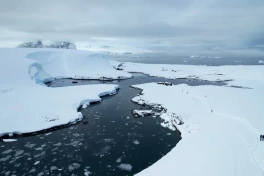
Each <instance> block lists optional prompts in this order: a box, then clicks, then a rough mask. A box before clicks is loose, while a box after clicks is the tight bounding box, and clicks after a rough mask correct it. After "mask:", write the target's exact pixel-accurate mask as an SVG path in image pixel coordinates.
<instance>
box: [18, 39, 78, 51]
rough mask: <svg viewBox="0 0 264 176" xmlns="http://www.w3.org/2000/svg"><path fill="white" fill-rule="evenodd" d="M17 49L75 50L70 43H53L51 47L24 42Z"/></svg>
mask: <svg viewBox="0 0 264 176" xmlns="http://www.w3.org/2000/svg"><path fill="white" fill-rule="evenodd" d="M18 48H61V49H76V46H75V45H74V44H73V43H70V42H54V43H52V44H51V45H43V44H42V41H40V40H37V41H33V42H25V43H22V44H20V45H18Z"/></svg>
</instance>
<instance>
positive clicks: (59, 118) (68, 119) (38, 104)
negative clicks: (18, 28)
mask: <svg viewBox="0 0 264 176" xmlns="http://www.w3.org/2000/svg"><path fill="white" fill-rule="evenodd" d="M104 57H105V56H104V55H101V54H98V53H92V52H87V51H77V50H56V49H0V63H1V64H0V81H1V82H0V121H1V123H0V136H2V135H4V134H10V135H12V134H13V133H28V132H34V131H39V130H43V129H48V128H51V127H55V126H58V125H63V124H68V123H74V122H76V121H78V120H81V119H82V116H81V114H80V113H79V112H77V108H78V107H79V106H81V105H84V106H86V105H88V104H89V102H91V101H100V97H99V96H102V95H105V94H114V93H116V89H117V88H118V86H117V85H110V84H108V85H105V84H100V85H87V86H74V87H63V88H49V87H46V86H45V85H44V84H43V82H45V81H50V80H52V79H56V78H61V77H68V78H91V79H99V78H102V77H108V78H111V79H117V78H125V77H130V76H131V75H130V74H128V73H126V72H122V71H117V70H115V69H113V68H112V67H111V66H110V65H109V63H108V60H107V59H106V58H104Z"/></svg>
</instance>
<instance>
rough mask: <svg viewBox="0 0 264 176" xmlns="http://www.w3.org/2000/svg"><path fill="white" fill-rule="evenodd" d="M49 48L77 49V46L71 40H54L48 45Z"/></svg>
mask: <svg viewBox="0 0 264 176" xmlns="http://www.w3.org/2000/svg"><path fill="white" fill-rule="evenodd" d="M47 48H62V49H76V46H75V45H74V44H73V43H70V42H54V43H53V44H51V45H49V46H47Z"/></svg>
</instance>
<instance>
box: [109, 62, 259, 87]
mask: <svg viewBox="0 0 264 176" xmlns="http://www.w3.org/2000/svg"><path fill="white" fill-rule="evenodd" d="M111 65H112V66H114V67H116V68H121V69H123V71H127V72H139V73H144V74H147V75H149V76H157V77H164V78H168V79H178V78H196V79H201V80H208V81H226V80H232V79H234V80H252V81H253V80H254V81H256V80H262V79H263V77H264V73H263V71H262V70H263V69H264V67H263V66H262V65H256V66H242V65H241V66H237V65H235V66H196V65H168V64H141V63H130V62H126V63H123V64H120V62H117V61H111ZM229 83H233V82H232V81H230V82H229ZM241 83H243V82H241ZM241 86H244V85H241ZM249 87H250V86H249Z"/></svg>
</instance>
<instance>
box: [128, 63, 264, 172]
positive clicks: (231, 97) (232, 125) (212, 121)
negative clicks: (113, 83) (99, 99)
mask: <svg viewBox="0 0 264 176" xmlns="http://www.w3.org/2000/svg"><path fill="white" fill-rule="evenodd" d="M140 65H141V64H140ZM142 65H143V64H142ZM125 66H126V64H125ZM142 67H143V66H140V68H141V69H140V70H143V72H145V73H148V74H155V75H158V76H168V75H163V74H162V73H163V72H162V71H160V72H158V69H160V68H163V67H165V65H162V66H161V65H151V66H149V67H144V69H143V68H142ZM188 67H189V68H188ZM135 68H136V67H133V69H132V67H125V69H126V70H129V71H135ZM166 68H169V69H175V68H178V70H181V72H184V73H185V72H186V73H188V72H190V73H192V74H193V73H197V76H199V77H200V78H203V79H204V78H207V74H205V73H208V72H209V71H210V69H211V71H213V69H212V68H206V67H200V68H198V67H195V66H186V67H185V66H166ZM152 69H153V70H152ZM214 69H217V70H218V71H217V73H218V72H220V73H221V74H222V73H223V74H226V77H228V78H229V79H233V80H234V81H232V84H236V85H243V86H246V87H251V88H252V89H241V88H232V87H225V86H188V85H185V84H182V85H174V86H164V85H161V84H157V83H148V84H141V85H134V87H136V88H140V89H143V92H142V93H143V95H139V96H137V97H135V98H134V99H133V101H136V100H138V101H139V102H141V103H142V102H144V103H146V104H153V103H154V104H155V103H156V104H161V105H162V106H163V107H165V108H166V109H167V112H166V113H164V114H162V116H161V118H162V119H164V122H163V123H162V125H163V126H164V127H168V128H170V129H172V130H174V129H175V128H174V126H176V127H177V128H178V129H179V130H180V131H181V133H182V140H181V141H180V142H179V143H178V144H177V146H176V147H175V148H173V149H172V151H171V152H169V153H168V154H167V155H166V156H164V157H163V158H162V159H160V160H159V161H158V162H156V163H155V164H154V165H152V166H151V167H149V168H147V169H145V170H143V171H142V172H140V173H138V174H137V176H145V175H151V176H160V175H166V176H170V175H173V176H174V175H181V176H193V175H197V176H212V175H213V176H223V175H228V176H249V175H252V176H253V175H254V176H263V175H264V142H260V134H263V133H264V130H263V124H264V118H263V117H264V110H263V104H264V89H263V87H264V79H263V78H264V76H263V75H264V68H263V67H258V66H243V67H242V66H230V67H217V68H216V67H215V68H214ZM137 70H138V71H140V70H139V69H137ZM155 70H156V71H157V72H155ZM159 73H160V74H161V75H159ZM176 73H177V72H176ZM209 73H210V72H209ZM172 74H173V76H177V74H174V73H172ZM186 75H187V74H186ZM216 79H218V75H215V76H210V80H216ZM157 92H159V93H157ZM175 118H180V119H181V120H182V121H183V122H184V124H183V125H177V123H176V120H175ZM174 120H175V121H174Z"/></svg>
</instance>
